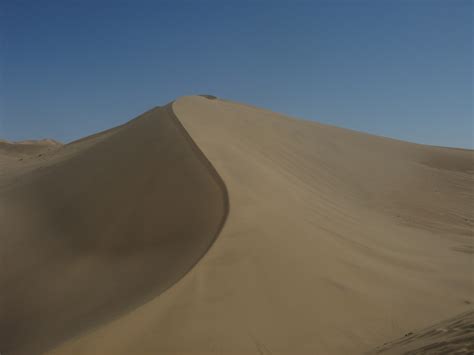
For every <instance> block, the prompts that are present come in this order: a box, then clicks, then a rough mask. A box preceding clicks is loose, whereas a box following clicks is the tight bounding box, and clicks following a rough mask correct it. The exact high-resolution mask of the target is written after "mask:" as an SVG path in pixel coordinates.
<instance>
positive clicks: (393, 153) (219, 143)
mask: <svg viewBox="0 0 474 355" xmlns="http://www.w3.org/2000/svg"><path fill="white" fill-rule="evenodd" d="M172 110H173V112H171V111H169V109H168V110H167V111H166V110H165V111H163V110H162V109H155V110H154V111H150V112H149V113H147V114H145V115H144V116H143V117H141V118H139V119H137V120H134V121H131V123H129V124H127V125H124V126H121V127H119V128H117V129H116V130H113V131H112V132H108V133H107V132H106V133H105V134H103V135H98V136H97V137H93V138H92V139H91V140H92V143H91V142H90V141H91V140H88V139H86V140H83V141H80V142H78V143H76V144H71V145H69V146H65V147H64V148H60V149H58V150H57V151H55V152H54V153H52V154H51V157H47V158H45V162H44V164H45V167H43V166H42V165H40V166H38V165H32V164H33V163H25V165H26V167H23V168H21V169H19V168H15V167H13V166H12V167H11V168H10V171H13V172H14V173H11V174H10V180H8V179H7V178H4V179H3V180H5V181H10V182H8V183H7V182H3V184H2V190H0V193H1V194H2V195H1V198H2V200H1V201H2V204H5V205H4V206H9V209H8V214H7V215H6V218H4V220H6V221H8V224H7V226H9V229H7V231H8V233H6V234H5V235H7V236H9V237H8V238H2V243H6V242H8V243H9V244H8V245H6V246H5V247H4V246H3V245H2V248H1V250H2V251H4V250H8V253H7V252H5V256H3V255H2V260H6V265H8V268H7V270H8V271H7V272H2V274H1V275H2V276H1V277H2V278H1V279H0V280H1V284H0V287H2V290H3V289H6V290H7V293H6V294H2V295H1V296H0V300H1V302H2V303H1V304H0V305H1V307H2V308H0V310H1V311H3V310H4V309H5V310H8V311H7V313H6V314H1V316H0V322H1V323H0V324H1V325H2V328H1V329H0V331H1V334H2V337H1V338H0V343H3V344H7V347H6V348H5V346H4V349H5V350H1V349H0V351H2V353H3V352H6V353H7V354H8V353H11V354H17V353H18V354H20V353H28V349H44V348H46V347H49V346H50V345H56V347H55V348H54V349H51V350H50V351H49V352H48V353H49V354H189V355H191V354H192V355H196V354H213V353H215V354H362V353H366V352H370V351H373V350H374V349H376V347H377V346H379V345H382V344H384V343H386V342H389V341H390V340H392V339H396V338H399V337H403V336H404V335H405V334H407V333H408V332H410V331H413V329H418V328H423V327H427V326H430V325H431V324H434V323H435V322H437V321H440V320H443V319H446V318H449V317H452V316H454V315H456V314H459V313H462V312H467V311H469V310H472V302H474V293H473V292H474V284H473V276H474V275H473V266H474V265H473V253H474V245H473V239H472V228H473V226H474V215H473V210H474V208H473V207H474V199H473V190H472V189H473V180H472V177H473V173H474V165H473V160H472V158H473V155H472V154H473V152H472V151H469V150H460V149H448V148H437V147H428V146H422V145H416V144H411V143H406V142H400V141H395V140H390V139H387V138H381V137H375V136H371V135H367V134H363V133H358V132H354V131H349V130H344V129H341V128H336V127H331V126H326V125H322V124H318V123H315V122H306V121H301V120H295V119H290V118H287V117H285V116H282V115H278V114H275V113H272V112H269V111H266V110H262V109H257V108H253V107H249V106H245V105H241V104H236V103H232V102H227V101H224V100H219V99H212V97H208V98H205V97H184V98H181V99H179V100H177V101H176V102H174V103H173V105H172ZM174 114H175V115H176V117H174ZM163 117H166V118H167V119H164V118H163ZM173 118H176V119H177V120H179V122H180V123H181V124H182V125H183V126H184V128H185V130H186V131H187V133H189V136H190V137H192V140H194V142H195V143H196V144H197V146H198V147H199V148H200V150H201V151H202V153H203V154H204V156H205V157H206V158H207V159H208V160H209V161H210V163H211V164H212V166H213V167H214V168H215V169H216V171H217V173H218V174H219V175H220V176H221V177H222V179H223V181H224V183H225V186H226V187H227V191H228V197H229V202H230V211H229V213H228V216H227V219H226V221H225V225H224V227H223V229H222V230H221V232H220V233H219V235H218V237H217V239H216V240H215V242H214V244H213V245H212V247H211V248H210V250H209V251H208V252H207V253H205V252H206V250H207V248H208V247H209V245H210V244H211V243H212V241H213V240H214V239H215V235H216V232H217V231H218V230H219V227H220V225H221V223H222V221H223V219H224V218H225V215H226V211H227V210H226V207H225V206H226V202H225V201H226V200H225V196H226V195H225V187H223V186H222V185H221V184H220V183H219V181H220V180H219V179H218V178H217V177H216V176H215V174H214V173H213V168H212V166H209V164H207V161H206V160H205V159H203V158H202V156H201V159H199V158H196V157H197V156H198V157H199V151H197V150H196V149H192V147H193V144H192V142H190V140H189V139H185V138H187V137H186V134H185V133H184V132H181V131H179V129H178V128H176V127H179V125H176V123H173V122H172V121H173ZM164 122H168V123H164ZM162 125H164V127H168V128H162V127H161V126H162ZM166 129H167V130H170V131H171V132H174V133H172V134H171V133H170V131H166ZM96 140H99V142H97V143H94V142H95V141H96ZM183 147H187V149H188V150H189V151H188V150H187V154H184V153H183V154H184V155H185V156H186V159H184V158H183V156H182V155H181V151H182V149H184V148H183ZM196 151H197V153H196ZM173 154H174V155H173ZM177 157H179V158H177ZM36 164H37V163H36ZM15 166H16V165H15ZM30 166H33V167H30ZM11 179H16V180H17V181H15V182H11V181H12V180H11ZM20 197H21V199H20ZM23 201H25V202H23ZM11 205H14V206H15V209H13V208H12V209H10V206H11ZM25 206H26V207H25ZM4 216H5V214H4ZM18 216H20V217H18ZM25 219H26V220H28V221H30V220H31V222H29V223H28V224H26V225H25V224H24V223H22V220H23V221H24V220H25ZM2 223H3V222H2ZM193 223H194V224H193ZM2 232H3V230H2ZM204 253H205V255H204V256H203V257H202V259H200V260H199V262H198V263H197V264H196V265H195V266H194V267H193V268H192V269H191V271H190V272H189V273H187V274H186V275H185V276H184V277H182V278H181V277H180V276H182V275H183V273H184V272H185V271H186V270H188V269H189V268H190V267H191V266H192V265H194V264H195V262H196V261H197V260H198V259H199V258H201V256H202V255H203V254H204ZM50 255H51V257H50ZM6 257H8V258H6ZM169 259H171V260H169ZM163 260H166V261H163ZM176 281H177V282H176ZM7 282H9V283H11V284H12V285H13V287H6V288H5V286H4V285H6V284H7ZM174 282H176V283H174ZM172 283H174V284H173V285H172V286H171V287H170V288H168V289H167V290H166V291H165V292H163V293H161V294H160V292H161V291H162V290H164V289H165V288H166V287H167V286H169V285H171V284H172ZM145 294H146V295H147V296H145ZM153 295H156V297H153ZM158 295H159V296H158ZM51 297H52V298H51ZM24 304H26V305H27V307H24ZM30 320H31V321H30ZM471 331H472V328H471ZM71 337H72V338H71ZM68 338H69V339H68ZM60 342H62V343H61V344H60ZM0 346H1V345H0ZM30 353H31V352H30Z"/></svg>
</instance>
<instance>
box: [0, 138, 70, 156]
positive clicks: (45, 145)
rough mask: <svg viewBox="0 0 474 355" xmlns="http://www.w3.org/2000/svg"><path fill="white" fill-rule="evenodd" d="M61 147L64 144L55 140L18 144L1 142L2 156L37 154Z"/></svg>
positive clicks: (26, 141)
mask: <svg viewBox="0 0 474 355" xmlns="http://www.w3.org/2000/svg"><path fill="white" fill-rule="evenodd" d="M61 145H62V143H60V142H58V141H55V140H54V139H41V140H25V141H17V142H11V141H7V140H0V154H1V153H3V154H11V155H14V154H16V155H18V154H24V155H28V154H36V153H38V152H41V151H44V150H47V149H51V148H52V149H54V148H57V147H60V146H61Z"/></svg>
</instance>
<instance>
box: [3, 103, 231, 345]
mask: <svg viewBox="0 0 474 355" xmlns="http://www.w3.org/2000/svg"><path fill="white" fill-rule="evenodd" d="M9 148H11V147H9ZM23 148H24V146H21V147H19V148H18V149H23ZM12 149H13V150H14V148H11V149H10V150H12ZM15 149H16V148H15ZM18 149H17V150H18ZM36 152H37V151H35V152H34V153H36ZM15 164H16V165H15ZM15 164H13V163H12V164H10V167H11V169H10V170H8V171H9V172H10V173H9V174H6V175H4V176H1V179H0V211H1V213H0V225H1V230H0V232H1V238H0V262H1V268H0V289H1V292H0V352H1V353H2V354H38V353H40V352H42V351H44V350H46V349H47V348H48V347H51V346H52V345H54V344H56V343H58V342H60V341H63V340H65V339H67V338H69V337H71V336H73V335H75V334H78V333H80V332H83V331H86V330H87V329H89V328H91V327H92V328H93V327H94V326H97V324H100V323H101V322H103V321H105V320H110V319H112V318H115V317H117V316H118V315H120V314H121V313H122V312H124V311H125V310H128V309H131V308H132V307H134V306H136V305H138V304H140V303H142V302H144V301H145V300H147V299H150V298H152V297H154V296H156V295H158V294H159V293H161V292H162V291H163V290H165V289H166V288H167V287H169V286H170V285H172V284H173V283H175V282H176V281H177V280H178V279H179V278H180V277H182V276H183V275H184V274H185V273H186V272H187V271H188V270H189V269H190V268H191V267H192V266H193V265H194V264H195V263H196V262H197V261H198V260H199V259H200V258H201V257H202V255H203V254H204V253H205V252H206V251H207V250H208V248H209V247H210V245H211V244H212V243H213V241H214V240H215V238H216V237H217V235H218V233H219V230H220V229H221V228H222V226H223V223H224V221H225V218H226V216H227V213H228V199H227V192H226V189H225V185H224V184H223V182H222V180H221V179H220V177H219V176H218V175H217V173H216V171H215V170H214V168H213V167H212V166H211V165H210V163H209V162H208V161H207V159H206V158H205V157H204V156H203V155H202V153H201V152H200V151H199V149H198V148H197V147H196V146H195V144H194V143H193V142H192V140H191V138H190V137H189V136H188V135H187V133H186V131H185V130H184V129H183V128H182V126H181V124H180V123H179V122H178V121H177V120H176V118H175V117H174V115H173V113H172V111H171V109H170V106H166V107H163V108H155V109H153V110H151V111H148V112H146V113H145V114H143V115H141V116H139V117H138V118H136V119H134V120H132V121H130V122H129V123H127V124H125V125H123V126H120V127H118V128H116V129H113V130H109V131H107V132H104V133H101V134H97V135H93V136H91V137H88V138H86V139H82V140H80V141H76V142H73V143H72V144H69V145H66V146H63V147H61V148H58V149H56V150H55V151H52V152H50V153H49V154H46V155H44V156H41V157H37V156H34V157H32V158H31V159H29V160H25V161H15ZM21 164H23V165H21ZM13 165H14V166H13ZM7 167H8V166H7Z"/></svg>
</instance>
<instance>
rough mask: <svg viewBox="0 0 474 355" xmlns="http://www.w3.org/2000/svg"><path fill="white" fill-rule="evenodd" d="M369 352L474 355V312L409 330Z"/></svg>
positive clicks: (391, 354) (388, 354) (373, 353)
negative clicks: (400, 336)
mask: <svg viewBox="0 0 474 355" xmlns="http://www.w3.org/2000/svg"><path fill="white" fill-rule="evenodd" d="M370 354H372V355H375V354H384V355H396V354H408V355H415V354H420V355H421V354H456V355H462V354H474V311H472V310H471V311H468V312H464V313H462V314H459V315H457V316H455V317H452V318H450V319H448V320H444V321H442V322H439V323H436V324H435V325H432V326H430V327H427V328H425V329H421V330H414V331H412V332H408V333H406V334H405V335H404V336H403V337H402V338H400V339H397V340H394V341H391V342H387V343H385V344H384V345H383V346H380V347H378V348H377V349H376V350H374V351H373V352H371V353H370Z"/></svg>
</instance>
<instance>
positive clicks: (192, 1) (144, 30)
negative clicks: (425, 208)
mask: <svg viewBox="0 0 474 355" xmlns="http://www.w3.org/2000/svg"><path fill="white" fill-rule="evenodd" d="M0 16H1V17H0V31H1V32H0V35H1V38H0V41H1V44H0V65H1V73H0V74H1V76H0V80H1V81H0V100H1V101H0V105H1V106H0V118H1V120H0V138H6V139H11V140H20V139H27V138H42V137H50V138H55V139H58V140H61V141H65V142H67V141H70V140H73V139H76V138H79V137H82V136H85V135H88V134H91V133H94V132H96V131H99V130H103V129H106V128H110V127H112V126H115V125H118V124H120V123H123V122H125V121H128V120H129V119H131V118H133V117H135V116H136V115H138V114H139V113H141V112H143V111H146V110H148V109H149V108H151V107H153V106H157V105H161V104H165V103H167V102H169V101H171V100H173V99H175V98H176V97H178V96H183V95H190V94H199V93H209V94H213V95H216V96H219V97H223V98H227V99H231V100H235V101H240V102H244V103H249V104H253V105H257V106H261V107H265V108H269V109H271V110H273V111H277V112H282V113H285V114H289V115H292V116H296V117H302V118H306V119H314V120H318V121H321V122H326V123H330V124H333V125H338V126H342V127H347V128H352V129H356V130H360V131H366V132H371V133H375V134H380V135H385V136H390V137H395V138H399V139H404V140H409V141H415V142H420V143H427V144H434V145H444V146H457V147H471V148H472V147H473V137H472V134H473V132H472V128H473V126H472V125H473V124H472V100H473V95H472V80H473V76H472V74H473V68H472V59H473V58H472V47H473V37H472V36H473V33H472V32H473V28H472V17H473V2H472V1H470V0H466V1H462V0H444V1H436V0H432V1H430V0H412V1H408V0H391V1H389V0H375V1H357V0H353V1H350V0H347V1H342V0H341V1H337V0H336V1H316V0H313V1H309V0H308V1H301V0H300V1H298V0H294V1H290V0H288V1H276V0H268V1H262V0H261V1H258V0H254V1H242V0H241V1H225V0H223V1H206V0H202V1H198V0H188V1H178V0H173V1H139V0H137V1H120V0H116V1H99V0H96V1H88V0H85V1H67V0H62V1H59V0H53V1H49V0H48V1H15V0H9V1H2V2H1V4H0Z"/></svg>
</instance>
